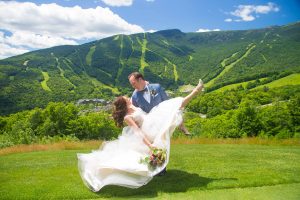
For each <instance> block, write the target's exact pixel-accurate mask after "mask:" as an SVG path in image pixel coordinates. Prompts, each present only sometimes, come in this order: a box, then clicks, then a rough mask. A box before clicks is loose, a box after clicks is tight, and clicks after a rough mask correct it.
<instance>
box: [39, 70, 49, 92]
mask: <svg viewBox="0 0 300 200" xmlns="http://www.w3.org/2000/svg"><path fill="white" fill-rule="evenodd" d="M42 74H43V77H44V80H43V81H42V82H41V85H42V88H43V89H44V90H45V91H49V92H51V89H50V88H49V87H48V85H47V81H49V75H48V72H43V71H42Z"/></svg>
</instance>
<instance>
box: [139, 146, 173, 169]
mask: <svg viewBox="0 0 300 200" xmlns="http://www.w3.org/2000/svg"><path fill="white" fill-rule="evenodd" d="M166 158H167V150H166V149H160V148H151V154H150V155H149V156H147V157H145V158H144V159H141V163H145V164H148V166H149V167H150V168H152V169H155V168H156V167H157V166H161V165H162V164H164V162H165V161H166Z"/></svg>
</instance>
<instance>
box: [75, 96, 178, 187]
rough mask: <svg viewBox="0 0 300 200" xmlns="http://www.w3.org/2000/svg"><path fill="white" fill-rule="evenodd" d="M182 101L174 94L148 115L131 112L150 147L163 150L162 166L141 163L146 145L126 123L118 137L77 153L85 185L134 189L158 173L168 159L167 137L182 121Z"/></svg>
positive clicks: (168, 144) (145, 151) (141, 112)
mask: <svg viewBox="0 0 300 200" xmlns="http://www.w3.org/2000/svg"><path fill="white" fill-rule="evenodd" d="M182 100H183V98H181V97H177V98H173V99H169V100H167V101H164V102H162V103H160V104H159V105H158V106H156V107H154V108H153V109H152V110H151V112H150V113H148V114H147V113H145V112H144V111H142V110H141V109H140V108H137V109H136V110H135V112H133V114H132V115H131V116H132V118H133V119H134V121H135V122H136V123H137V124H138V125H139V127H140V128H141V130H142V131H143V132H144V134H146V137H147V138H148V139H149V140H150V141H151V142H153V145H154V146H156V147H159V148H164V149H166V150H167V158H166V162H165V163H164V164H163V165H162V166H159V167H157V168H156V169H152V168H151V167H148V165H147V164H145V163H142V162H141V159H144V158H145V157H146V156H148V155H149V148H148V146H147V145H146V144H145V143H144V142H143V141H142V140H143V139H142V137H141V136H139V134H137V133H135V132H136V131H137V129H134V128H132V127H128V126H127V127H124V128H123V131H122V134H121V135H120V136H119V138H118V139H116V140H113V141H108V142H104V143H103V144H102V146H101V147H100V148H99V149H98V150H94V151H92V153H89V154H81V153H79V154H77V157H78V168H79V172H80V176H81V178H82V180H83V182H84V183H85V185H86V186H88V187H89V188H90V189H91V190H93V191H95V192H96V191H99V190H100V189H101V188H102V187H103V186H105V185H119V186H124V187H129V188H138V187H140V186H143V185H145V184H147V183H148V182H149V181H150V180H151V179H152V178H153V176H154V175H156V174H158V173H159V172H161V171H162V170H163V169H164V168H165V167H166V165H167V164H168V162H169V155H170V137H171V135H172V133H173V131H174V129H175V128H176V126H178V125H179V124H180V123H181V122H182V110H181V109H180V107H181V103H182Z"/></svg>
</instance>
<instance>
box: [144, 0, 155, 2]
mask: <svg viewBox="0 0 300 200" xmlns="http://www.w3.org/2000/svg"><path fill="white" fill-rule="evenodd" d="M146 1H147V2H154V1H155V0H146Z"/></svg>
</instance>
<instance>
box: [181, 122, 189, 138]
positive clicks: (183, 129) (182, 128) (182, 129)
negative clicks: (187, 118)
mask: <svg viewBox="0 0 300 200" xmlns="http://www.w3.org/2000/svg"><path fill="white" fill-rule="evenodd" d="M179 130H180V131H181V132H182V133H183V134H184V135H186V136H191V135H192V134H191V133H190V132H189V131H188V130H187V128H186V127H185V125H183V124H181V125H180V126H179Z"/></svg>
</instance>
